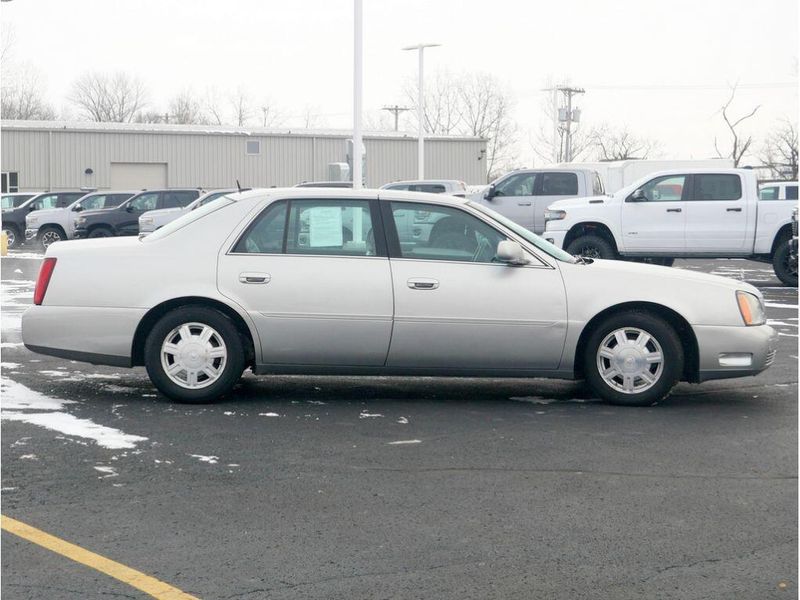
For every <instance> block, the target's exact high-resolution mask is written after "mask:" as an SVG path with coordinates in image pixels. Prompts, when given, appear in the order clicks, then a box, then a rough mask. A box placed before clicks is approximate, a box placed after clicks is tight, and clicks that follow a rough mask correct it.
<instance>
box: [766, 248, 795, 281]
mask: <svg viewBox="0 0 800 600" xmlns="http://www.w3.org/2000/svg"><path fill="white" fill-rule="evenodd" d="M772 268H773V269H774V270H775V275H777V276H778V279H780V280H781V281H782V282H783V284H784V285H788V286H790V287H797V259H795V260H790V252H789V240H788V239H786V240H784V241H782V242H780V243H778V247H777V248H775V254H773V255H772Z"/></svg>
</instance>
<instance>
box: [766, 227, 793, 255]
mask: <svg viewBox="0 0 800 600" xmlns="http://www.w3.org/2000/svg"><path fill="white" fill-rule="evenodd" d="M791 237H792V224H791V222H789V223H784V224H783V225H781V227H780V229H778V231H777V233H775V237H774V238H773V239H772V246H771V247H770V250H769V255H770V257H772V256H773V255H774V254H775V250H777V249H778V244H780V243H781V241H782V240H788V239H789V238H791Z"/></svg>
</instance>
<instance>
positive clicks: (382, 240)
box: [225, 196, 389, 259]
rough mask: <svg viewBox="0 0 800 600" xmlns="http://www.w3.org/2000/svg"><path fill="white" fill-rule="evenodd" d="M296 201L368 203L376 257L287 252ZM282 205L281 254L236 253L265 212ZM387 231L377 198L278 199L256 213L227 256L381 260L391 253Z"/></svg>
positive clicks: (308, 197)
mask: <svg viewBox="0 0 800 600" xmlns="http://www.w3.org/2000/svg"><path fill="white" fill-rule="evenodd" d="M295 200H300V201H309V200H310V201H314V200H318V201H325V202H327V201H331V200H333V201H348V200H351V201H357V202H367V204H368V206H369V212H370V219H371V220H372V230H373V232H374V235H375V255H374V256H359V255H353V254H330V253H326V254H311V253H302V254H300V253H289V252H287V251H286V247H287V245H288V238H289V218H290V216H291V214H292V202H293V201H295ZM280 203H284V204H286V220H285V221H284V224H283V242H282V244H281V251H280V252H235V251H234V248H236V246H238V245H239V242H240V241H241V240H243V239H244V238H245V237H246V236H247V235H248V234H249V233H250V232H251V231H252V229H253V228H254V227H255V226H256V225H257V224H258V221H259V218H260V217H261V215H262V214H264V213H265V211H268V210H271V209H272V208H273V207H275V206H277V205H278V204H280ZM384 232H385V229H384V226H383V218H382V215H381V209H380V201H379V200H378V199H377V198H353V197H348V196H344V197H342V198H331V197H310V196H304V197H302V198H277V199H275V200H273V201H271V202H269V203H268V204H267V205H266V206H264V207H263V208H261V209H260V210H256V211H255V215H254V216H253V217H252V218H251V219H250V222H249V223H247V225H246V226H245V228H244V229H243V230H242V233H241V234H239V235H238V236H236V238H235V239H234V241H233V243H232V244H231V245H230V247H229V249H228V251H227V252H226V253H225V254H226V255H230V256H297V257H316V258H380V259H385V258H388V257H389V253H388V250H387V246H386V234H385V233H384Z"/></svg>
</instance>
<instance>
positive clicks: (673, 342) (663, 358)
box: [583, 311, 684, 406]
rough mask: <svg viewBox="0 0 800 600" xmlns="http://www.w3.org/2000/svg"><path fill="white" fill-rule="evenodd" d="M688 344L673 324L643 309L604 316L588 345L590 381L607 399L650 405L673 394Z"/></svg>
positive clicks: (586, 362)
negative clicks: (681, 340) (682, 339)
mask: <svg viewBox="0 0 800 600" xmlns="http://www.w3.org/2000/svg"><path fill="white" fill-rule="evenodd" d="M683 360H684V358H683V347H682V346H681V342H680V339H679V338H678V335H677V334H676V333H675V330H674V329H673V328H672V326H671V325H670V324H669V323H667V322H666V321H664V320H663V319H661V318H659V317H657V316H655V315H651V314H649V313H646V312H641V311H626V312H622V313H619V314H616V315H612V316H610V317H609V318H607V319H606V320H605V321H603V322H602V323H601V324H600V326H599V327H597V328H596V329H595V330H594V331H593V332H592V334H591V335H590V336H589V339H588V343H587V344H586V346H585V348H584V353H583V367H584V372H585V375H586V381H587V382H588V383H589V386H590V387H591V388H592V390H593V391H594V392H595V393H596V394H597V395H598V396H600V398H602V399H603V400H605V401H606V402H610V403H611V404H622V405H625V406H650V405H652V404H654V403H655V402H658V401H659V400H661V399H663V398H665V397H666V396H667V395H669V393H670V391H672V388H673V387H674V386H675V384H676V383H677V382H678V380H679V379H680V376H681V373H682V372H683Z"/></svg>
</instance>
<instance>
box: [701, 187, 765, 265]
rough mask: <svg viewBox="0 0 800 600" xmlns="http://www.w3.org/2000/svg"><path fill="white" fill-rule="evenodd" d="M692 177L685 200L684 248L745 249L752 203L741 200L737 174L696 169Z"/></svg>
mask: <svg viewBox="0 0 800 600" xmlns="http://www.w3.org/2000/svg"><path fill="white" fill-rule="evenodd" d="M692 180H693V182H694V183H693V184H692V195H691V197H690V198H688V199H687V201H686V247H687V249H688V250H690V251H692V252H722V253H725V254H730V253H737V252H742V253H744V252H746V251H747V250H748V247H747V244H746V242H747V223H748V221H749V220H750V222H752V220H753V219H755V215H754V214H750V208H751V207H754V205H753V204H752V203H748V202H745V200H744V194H743V193H742V179H741V177H739V176H738V175H736V174H733V173H719V174H716V173H714V174H712V173H697V174H695V175H692ZM751 245H752V242H751ZM751 249H752V248H751Z"/></svg>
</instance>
